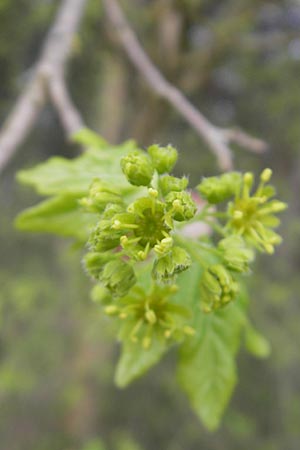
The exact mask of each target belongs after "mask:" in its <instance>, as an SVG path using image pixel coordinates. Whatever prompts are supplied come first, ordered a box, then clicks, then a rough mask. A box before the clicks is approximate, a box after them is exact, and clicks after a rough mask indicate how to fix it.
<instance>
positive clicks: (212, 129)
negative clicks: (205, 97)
mask: <svg viewBox="0 0 300 450" xmlns="http://www.w3.org/2000/svg"><path fill="white" fill-rule="evenodd" d="M103 3H104V6H105V10H106V14H107V17H108V19H109V21H110V23H111V24H112V25H113V27H114V29H115V30H116V33H117V35H118V38H119V41H120V42H121V44H122V46H123V48H124V50H125V51H126V53H127V55H128V57H129V59H130V60H131V62H132V63H133V64H134V65H135V67H136V68H137V69H138V70H139V72H140V73H141V74H142V75H143V77H144V78H145V79H146V80H147V81H148V83H149V85H150V86H151V87H152V89H153V91H154V92H156V93H157V94H158V95H159V96H161V97H162V98H165V99H166V100H167V101H168V102H169V103H170V104H171V105H172V106H173V107H174V108H175V109H176V110H177V111H178V112H179V113H180V114H181V115H182V116H183V117H184V118H185V119H186V121H187V122H188V123H189V124H190V125H192V127H193V128H194V129H195V130H196V132H197V133H198V134H199V135H200V136H201V137H202V138H203V139H204V140H205V141H206V143H207V144H208V145H209V147H210V149H211V151H212V152H213V153H214V154H215V156H216V158H217V161H218V165H219V167H220V169H222V170H230V169H232V167H233V162H232V151H231V149H230V147H229V145H230V143H236V144H239V145H241V146H242V147H244V148H245V149H247V150H249V151H252V152H255V153H262V152H264V151H265V150H266V149H267V144H266V143H265V142H263V141H261V140H260V139H256V138H253V137H252V136H249V135H248V134H247V133H245V132H243V131H241V130H237V129H223V128H219V127H216V126H215V125H213V124H212V123H211V122H209V121H208V120H207V119H206V117H204V115H203V114H202V113H201V112H200V111H199V110H198V109H197V108H196V107H195V106H194V105H192V104H191V103H190V101H189V100H188V99H187V98H186V97H185V96H184V95H183V93H182V92H181V91H180V90H179V89H177V88H176V87H175V86H173V85H172V84H171V83H170V82H169V81H167V80H166V79H165V78H164V76H163V75H162V74H161V72H160V71H159V70H158V69H157V67H156V66H155V65H154V64H153V62H152V61H151V60H150V58H149V57H148V55H147V54H146V53H145V51H144V50H143V48H142V46H141V45H140V43H139V41H138V39H137V37H136V35H135V33H134V32H133V30H132V29H131V27H130V25H129V23H128V21H127V19H126V18H125V16H124V14H123V11H122V9H121V8H120V6H119V4H118V2H117V0H103Z"/></svg>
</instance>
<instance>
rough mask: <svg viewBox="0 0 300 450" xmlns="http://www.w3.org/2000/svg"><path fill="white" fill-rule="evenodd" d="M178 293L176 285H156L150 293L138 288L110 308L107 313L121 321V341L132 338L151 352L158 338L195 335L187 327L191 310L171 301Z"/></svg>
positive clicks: (179, 337) (176, 338)
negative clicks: (155, 339) (154, 341)
mask: <svg viewBox="0 0 300 450" xmlns="http://www.w3.org/2000/svg"><path fill="white" fill-rule="evenodd" d="M176 291H177V286H175V285H168V286H158V285H154V286H153V288H152V290H151V292H150V293H146V292H145V291H144V290H143V289H142V288H141V287H138V286H135V287H134V288H133V289H132V290H131V292H130V293H129V294H128V295H127V296H126V297H123V298H122V299H120V300H119V301H118V302H116V303H115V304H112V305H109V306H107V307H106V308H105V312H106V314H108V315H111V316H116V317H118V318H119V319H120V320H121V322H122V327H121V330H120V339H121V340H128V339H129V340H130V341H131V342H133V343H137V344H139V345H141V346H142V347H143V348H144V349H148V348H150V347H151V344H152V341H153V339H154V338H157V339H162V340H166V341H168V340H170V339H175V340H178V339H181V338H182V337H184V336H185V335H192V334H194V330H193V329H192V328H191V327H190V326H189V325H187V320H188V318H189V311H188V310H187V309H186V308H184V307H183V306H181V305H178V304H176V303H175V302H174V301H172V300H171V297H172V296H173V295H174V293H175V292H176Z"/></svg>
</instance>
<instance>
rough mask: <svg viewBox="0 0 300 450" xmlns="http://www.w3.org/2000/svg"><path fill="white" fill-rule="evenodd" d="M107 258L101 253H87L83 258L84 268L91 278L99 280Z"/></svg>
mask: <svg viewBox="0 0 300 450" xmlns="http://www.w3.org/2000/svg"><path fill="white" fill-rule="evenodd" d="M109 259H110V258H109V256H108V255H105V254H103V253H97V252H89V253H87V254H86V255H85V256H84V258H83V263H84V267H85V269H86V270H87V272H88V273H89V275H91V276H92V277H93V278H96V279H99V276H100V274H101V272H102V271H103V268H104V265H105V264H106V263H107V261H108V260H109Z"/></svg>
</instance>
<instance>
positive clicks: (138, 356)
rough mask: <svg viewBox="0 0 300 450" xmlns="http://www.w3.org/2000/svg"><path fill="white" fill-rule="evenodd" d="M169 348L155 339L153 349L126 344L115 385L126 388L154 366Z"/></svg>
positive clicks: (131, 343) (152, 344)
mask: <svg viewBox="0 0 300 450" xmlns="http://www.w3.org/2000/svg"><path fill="white" fill-rule="evenodd" d="M167 348H168V346H167V345H166V343H165V342H164V341H161V340H158V339H153V340H152V343H151V347H150V348H149V349H147V350H145V349H143V348H142V347H141V345H140V344H139V343H133V342H125V343H124V344H123V347H122V353H121V357H120V359H119V362H118V365H117V370H116V375H115V383H116V385H117V386H118V387H120V388H124V387H126V386H127V385H128V384H129V383H131V381H133V380H135V379H136V378H138V377H140V376H141V375H143V374H144V373H145V372H147V370H149V369H150V367H152V366H154V365H155V364H157V363H158V361H159V360H160V359H161V357H162V356H163V354H164V353H165V352H166V350H167Z"/></svg>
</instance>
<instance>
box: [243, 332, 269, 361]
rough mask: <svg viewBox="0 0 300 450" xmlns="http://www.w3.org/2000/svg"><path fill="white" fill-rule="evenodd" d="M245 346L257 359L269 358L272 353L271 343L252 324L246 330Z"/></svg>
mask: <svg viewBox="0 0 300 450" xmlns="http://www.w3.org/2000/svg"><path fill="white" fill-rule="evenodd" d="M245 345H246V348H247V350H248V351H249V352H250V353H252V355H254V356H256V357H257V358H267V357H268V356H269V355H270V353H271V346H270V343H269V342H268V341H267V339H266V338H265V337H264V336H263V335H262V334H261V333H259V332H258V331H257V330H256V329H255V328H254V327H253V326H252V325H251V324H250V323H248V325H247V327H246V329H245Z"/></svg>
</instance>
